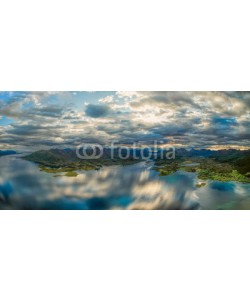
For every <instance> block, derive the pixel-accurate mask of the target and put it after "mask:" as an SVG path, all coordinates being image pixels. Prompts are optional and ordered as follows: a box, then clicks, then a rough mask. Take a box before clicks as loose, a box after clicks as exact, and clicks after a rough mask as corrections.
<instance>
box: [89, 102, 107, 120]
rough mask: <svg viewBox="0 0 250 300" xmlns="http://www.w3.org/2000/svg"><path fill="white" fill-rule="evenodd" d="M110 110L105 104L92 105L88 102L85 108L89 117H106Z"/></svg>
mask: <svg viewBox="0 0 250 300" xmlns="http://www.w3.org/2000/svg"><path fill="white" fill-rule="evenodd" d="M109 112H110V108H109V106H107V105H101V104H99V105H94V104H89V105H88V106H87V108H86V110H85V113H86V115H87V116H89V117H91V118H101V117H106V116H107V115H108V114H109Z"/></svg>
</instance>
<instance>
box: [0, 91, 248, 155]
mask: <svg viewBox="0 0 250 300" xmlns="http://www.w3.org/2000/svg"><path fill="white" fill-rule="evenodd" d="M0 117H5V120H7V119H6V118H9V119H11V122H8V123H6V122H5V126H3V127H0V135H1V139H0V148H5V149H6V147H10V148H25V147H31V148H41V147H51V146H58V145H61V146H62V147H74V146H76V145H78V144H80V143H83V142H94V143H102V144H108V143H110V142H112V140H116V141H119V143H121V144H132V143H134V142H143V143H145V144H150V143H152V142H153V141H154V140H158V141H163V142H168V143H171V144H174V145H184V146H187V147H211V146H216V145H238V146H244V147H246V146H249V144H250V92H192V91H189V92H163V91H153V92H143V91H139V92H116V93H115V92H103V93H102V92H93V93H88V92H77V93H75V92H1V93H0ZM60 143H61V144H60Z"/></svg>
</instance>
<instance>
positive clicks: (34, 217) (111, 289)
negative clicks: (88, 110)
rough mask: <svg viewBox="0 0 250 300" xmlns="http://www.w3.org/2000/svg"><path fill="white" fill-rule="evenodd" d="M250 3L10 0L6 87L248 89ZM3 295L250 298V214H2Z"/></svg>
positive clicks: (2, 61) (2, 60)
mask: <svg viewBox="0 0 250 300" xmlns="http://www.w3.org/2000/svg"><path fill="white" fill-rule="evenodd" d="M249 23H250V19H249V7H248V1H242V0H237V1H230V0H229V1H218V0H217V1H215V0H210V1H198V0H189V1H183V0H177V1H166V0H165V1H159V0H154V1H135V0H134V1H131V0H127V1H117V0H116V1H114V0H106V1H100V0H99V1H97V0H92V1H76V0H71V1H51V0H50V1H45V0H43V1H28V0H22V1H16V0H9V1H0V31H1V36H0V41H1V44H0V90H249V70H250V68H249V67H250V60H249V53H250V49H249V48H250V47H249V28H250V26H249V25H250V24H249ZM0 228H1V236H0V258H1V264H0V282H1V288H0V298H1V299H4V300H9V299H11V300H12V299H25V300H31V299H32V300H33V299H43V300H44V299H46V300H50V299H53V300H54V299H88V300H89V299H90V300H92V299H111V300H117V299H126V300H127V299H171V300H172V299H174V300H175V299H178V300H179V299H192V300H196V299H197V300H198V299H199V300H200V299H209V300H210V299H241V300H242V299H249V294H250V292H249V288H248V270H249V267H250V266H249V253H250V249H249V248H250V247H249V241H248V236H249V228H250V218H249V212H243V211H239V212H236V211H230V212H225V211H223V212H222V211H213V212H208V211H197V212H190V211H188V212H181V211H171V212H167V211H149V212H143V211H134V212H128V211H125V212H124V211H123V212H120V211H105V212H93V211H90V212H78V211H72V212H69V211H66V212H55V211H49V212H39V211H34V212H25V211H19V212H17V211H16V212H10V211H2V212H0Z"/></svg>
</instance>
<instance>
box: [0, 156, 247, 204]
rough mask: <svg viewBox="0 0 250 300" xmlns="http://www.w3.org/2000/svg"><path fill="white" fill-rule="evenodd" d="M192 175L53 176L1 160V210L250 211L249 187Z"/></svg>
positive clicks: (141, 170) (133, 169) (111, 170)
mask: <svg viewBox="0 0 250 300" xmlns="http://www.w3.org/2000/svg"><path fill="white" fill-rule="evenodd" d="M198 182H199V180H198V179H197V176H196V174H194V173H187V172H180V171H178V172H176V173H175V174H173V175H170V176H163V177H160V176H159V174H158V172H156V171H155V170H153V163H152V162H147V163H145V162H142V163H138V164H135V165H131V166H125V167H123V166H112V167H105V168H102V169H101V170H98V171H81V172H79V175H78V176H77V177H65V176H61V177H54V175H53V174H48V173H45V172H41V171H40V170H39V168H38V166H37V165H36V164H34V163H31V162H28V161H25V160H22V159H21V158H20V157H19V156H18V155H15V156H11V155H10V156H3V157H0V209H250V184H244V183H236V182H217V181H207V184H206V186H204V187H201V188H197V187H196V184H197V183H198Z"/></svg>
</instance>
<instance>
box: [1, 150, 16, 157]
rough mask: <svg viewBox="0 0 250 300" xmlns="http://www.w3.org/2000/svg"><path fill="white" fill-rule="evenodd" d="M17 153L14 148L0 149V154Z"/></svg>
mask: <svg viewBox="0 0 250 300" xmlns="http://www.w3.org/2000/svg"><path fill="white" fill-rule="evenodd" d="M11 154H17V153H16V151H14V150H0V156H4V155H11Z"/></svg>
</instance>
